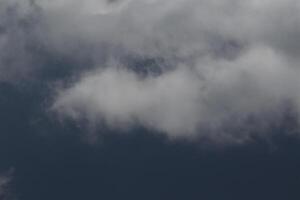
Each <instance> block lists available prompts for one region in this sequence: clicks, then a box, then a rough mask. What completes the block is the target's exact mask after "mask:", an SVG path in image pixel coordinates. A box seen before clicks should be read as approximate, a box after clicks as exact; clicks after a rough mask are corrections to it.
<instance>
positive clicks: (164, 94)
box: [0, 0, 300, 140]
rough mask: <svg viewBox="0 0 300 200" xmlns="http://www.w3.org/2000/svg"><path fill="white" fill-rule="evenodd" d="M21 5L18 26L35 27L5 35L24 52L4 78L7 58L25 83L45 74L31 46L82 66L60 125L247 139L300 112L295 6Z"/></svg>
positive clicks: (187, 2) (57, 105)
mask: <svg viewBox="0 0 300 200" xmlns="http://www.w3.org/2000/svg"><path fill="white" fill-rule="evenodd" d="M4 4H5V3H4ZM17 4H18V5H19V6H18V7H17V13H20V14H19V15H18V16H21V17H19V18H17V20H16V21H17V22H19V21H22V20H20V19H24V16H26V17H25V19H31V20H29V21H34V23H32V24H33V25H32V27H30V28H29V33H28V32H26V31H25V30H27V29H26V28H23V29H21V30H20V28H18V29H17V30H18V31H17V33H19V34H17V35H16V34H9V33H10V32H8V31H2V35H0V38H1V40H0V41H2V42H1V43H0V48H1V49H3V48H7V47H8V46H9V47H11V46H14V45H17V48H14V49H18V50H17V51H18V52H19V51H20V52H19V53H18V56H17V58H16V57H15V56H16V54H14V53H9V51H8V53H5V54H3V56H2V57H4V58H2V57H1V58H0V61H1V68H0V69H1V73H2V74H5V73H6V74H8V73H7V71H9V70H6V68H5V66H6V65H7V64H6V63H5V62H4V61H5V60H7V59H6V57H8V58H9V57H12V58H15V59H14V62H16V63H15V64H10V66H11V67H10V69H11V70H13V71H16V72H18V73H21V74H23V72H22V71H28V70H29V71H31V70H32V69H35V67H36V66H37V65H38V66H40V63H41V58H40V56H36V54H38V53H36V52H35V51H33V52H32V51H28V50H26V48H25V47H27V46H28V45H26V44H28V43H29V44H32V43H34V44H36V45H35V46H38V47H39V50H38V52H39V51H40V50H41V49H42V50H43V52H48V53H49V52H51V55H53V54H54V55H56V56H57V57H59V58H62V59H63V60H66V59H70V58H71V60H72V62H73V63H80V65H82V66H85V67H84V69H83V70H84V71H85V72H84V73H82V72H80V73H79V75H78V76H76V77H75V78H74V79H75V80H72V82H71V83H70V82H69V81H65V82H67V83H66V85H67V86H66V87H60V88H56V89H57V90H58V95H57V96H56V97H55V102H54V103H53V106H52V109H53V110H55V111H56V112H58V113H59V114H61V115H62V116H67V117H71V118H74V119H77V120H82V119H84V120H86V119H87V120H88V121H89V123H91V124H94V125H97V124H101V123H103V122H104V123H105V124H106V125H108V126H110V127H111V128H117V129H120V128H121V129H123V128H128V127H129V128H130V127H131V126H134V125H136V124H138V125H142V126H144V127H146V128H149V129H152V130H154V131H158V132H164V133H167V134H168V135H169V136H170V137H187V136H200V137H201V136H203V137H213V138H215V139H219V138H231V139H232V138H233V139H234V140H240V139H241V140H245V139H247V138H248V137H249V134H252V133H253V132H264V131H257V130H265V129H268V128H269V126H271V125H273V124H274V123H275V124H276V122H278V123H279V121H280V120H282V118H283V117H284V116H283V113H284V110H285V109H286V107H288V106H287V105H289V106H291V107H292V108H293V110H294V111H295V112H296V113H297V112H298V110H299V109H300V91H299V85H300V84H299V82H300V81H299V78H298V77H299V75H300V71H299V70H300V68H299V63H300V61H299V58H298V56H299V54H300V45H299V44H300V41H299V36H300V24H299V19H300V14H299V13H300V12H299V10H300V3H299V2H298V1H296V0H287V1H283V0H275V1H274V0H273V1H271V0H260V1H258V0H250V1H247V2H246V1H238V0H225V1H221V2H220V1H217V0H212V1H211V0H210V1H208V0H200V1H199V0H198V1H196V0H175V1H174V0H172V1H171V0H166V1H163V2H162V1H158V0H126V1H124V0H123V1H122V0H119V1H104V0H103V1H95V0H87V1H77V0H75V1H71V0H55V1H48V0H39V1H32V2H31V4H28V5H27V4H26V5H27V6H26V5H25V4H24V5H23V4H22V3H15V4H14V5H17ZM6 5H12V3H6ZM3 13H4V12H3ZM6 13H7V12H6ZM6 15H8V14H6ZM5 19H7V18H5ZM27 21H28V20H27ZM3 24H4V25H3V26H4V27H9V28H10V29H12V30H14V29H13V27H14V23H11V22H9V21H7V22H5V23H4V22H3ZM5 24H6V25H5ZM17 27H20V26H17ZM33 27H34V28H33ZM6 29H7V28H6ZM14 33H15V32H14ZM30 35H34V39H33V40H32V39H30V38H31V37H30ZM17 38H20V40H21V42H18V43H16V42H15V39H17ZM30 41H34V42H30ZM8 49H12V48H8ZM24 49H25V50H24ZM6 54H7V55H6ZM19 55H20V56H19ZM24 61H25V63H26V66H27V67H26V68H24V64H23V63H24ZM18 62H21V63H22V64H19V63H18ZM54 65H55V64H54ZM20 66H23V67H20ZM76 66H77V64H76ZM47 67H49V66H47ZM50 67H51V66H50ZM74 68H76V67H74ZM33 71H34V70H33ZM78 77H79V78H78ZM65 80H69V79H68V78H67V79H65ZM297 115H298V114H297ZM295 117H297V116H295ZM253 120H254V121H255V122H253ZM234 130H238V132H239V133H238V135H236V134H235V133H233V132H236V131H234Z"/></svg>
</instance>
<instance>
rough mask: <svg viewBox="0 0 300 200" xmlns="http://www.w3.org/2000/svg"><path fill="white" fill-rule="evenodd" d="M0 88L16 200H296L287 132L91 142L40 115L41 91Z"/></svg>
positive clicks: (113, 136)
mask: <svg viewBox="0 0 300 200" xmlns="http://www.w3.org/2000/svg"><path fill="white" fill-rule="evenodd" d="M0 91H1V94H3V95H1V99H0V100H1V104H0V108H1V111H2V112H1V114H0V119H1V125H0V129H1V140H0V141H1V145H0V157H1V163H0V169H1V171H2V172H5V171H7V170H9V169H12V170H13V173H12V177H13V179H12V182H11V185H10V190H11V192H12V193H14V195H15V196H17V198H18V199H21V200H40V199H44V200H47V199H49V200H50V199H57V200H60V199H61V200H65V199H74V200H76V199H78V200H79V199H149V200H150V199H212V200H214V199H224V200H227V199H228V200H231V199H249V200H250V199H276V200H277V199H278V200H279V199H291V200H292V199H298V198H299V197H300V191H299V184H300V172H299V167H300V141H299V140H298V139H297V138H295V137H294V136H286V135H284V134H283V133H281V131H283V132H284V129H287V128H288V127H284V128H283V129H282V130H273V131H274V132H278V134H275V135H274V137H273V138H268V140H265V139H261V138H256V139H255V138H253V140H252V141H251V142H248V143H246V144H243V145H229V146H223V147H218V148H216V147H215V145H212V144H210V143H206V144H204V143H198V142H187V141H186V142H184V141H182V140H179V141H173V142H170V141H169V140H168V139H167V138H166V137H165V136H163V135H153V134H152V133H149V131H146V130H144V129H142V128H136V130H132V132H131V133H122V132H114V133H113V132H112V131H109V130H107V129H103V130H99V132H101V138H99V141H98V142H96V143H94V144H90V143H87V142H86V141H84V139H83V138H82V134H83V132H84V129H82V128H78V127H76V126H75V125H74V124H73V123H72V122H70V123H67V122H65V123H63V124H60V123H58V122H55V121H53V120H51V119H49V118H48V117H49V116H46V115H45V114H42V113H44V112H41V111H42V110H41V106H42V105H43V103H41V97H40V94H39V92H40V91H39V90H32V89H28V88H27V89H26V87H25V88H22V89H20V88H15V87H11V86H8V85H6V84H1V87H0ZM32 116H34V118H35V119H37V121H36V122H33V121H32ZM289 120H290V119H289ZM289 126H292V124H290V125H289ZM289 128H291V127H289Z"/></svg>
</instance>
